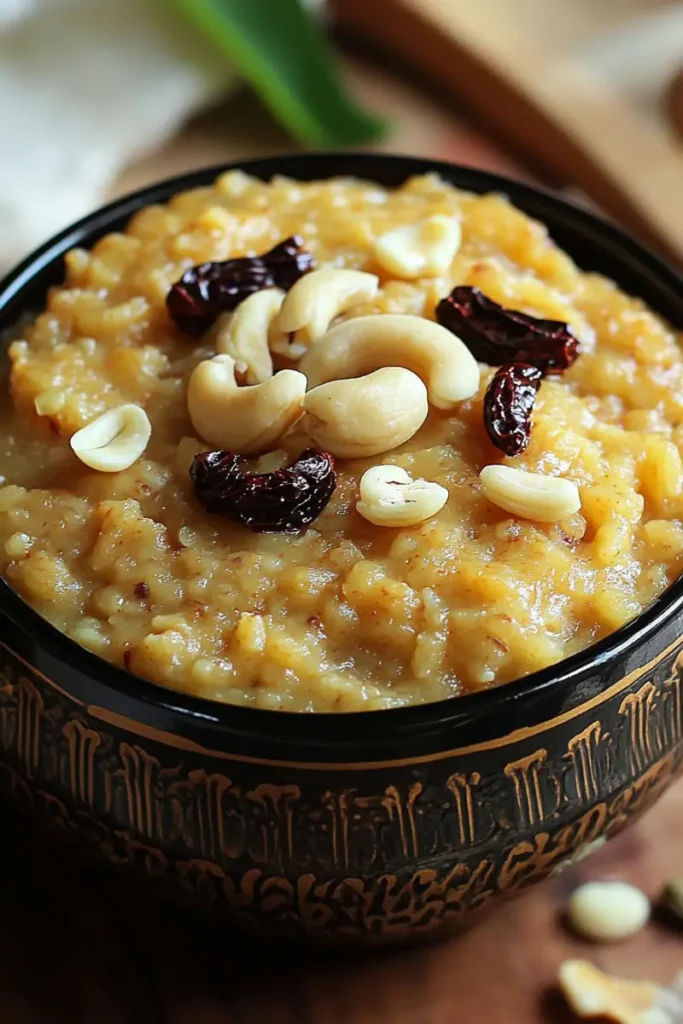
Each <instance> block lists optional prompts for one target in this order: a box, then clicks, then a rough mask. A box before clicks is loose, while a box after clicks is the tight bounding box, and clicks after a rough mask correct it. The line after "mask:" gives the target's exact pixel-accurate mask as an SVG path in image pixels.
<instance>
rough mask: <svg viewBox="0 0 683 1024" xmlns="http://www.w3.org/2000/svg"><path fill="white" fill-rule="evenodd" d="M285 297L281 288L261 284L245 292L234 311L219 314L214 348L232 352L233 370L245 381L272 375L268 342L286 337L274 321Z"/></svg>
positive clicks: (225, 352) (230, 353)
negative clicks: (265, 286)
mask: <svg viewBox="0 0 683 1024" xmlns="http://www.w3.org/2000/svg"><path fill="white" fill-rule="evenodd" d="M284 298H285V293H284V292H283V291H282V290H281V289H280V288H264V289H263V290H262V291H260V292H254V294H253V295H249V296H247V298H246V299H244V300H243V301H242V302H240V304H239V306H238V307H237V309H236V310H235V312H234V313H232V314H230V313H223V314H221V316H220V317H219V318H218V321H217V327H216V352H218V353H219V354H220V355H226V356H232V358H233V359H234V360H235V373H236V374H237V375H238V376H239V377H240V378H243V379H244V382H245V384H261V383H262V382H263V381H264V380H268V378H269V377H272V376H273V360H272V359H271V357H270V348H269V342H271V341H272V342H273V344H278V343H279V344H285V343H286V341H287V338H286V336H285V335H281V334H280V332H279V331H278V330H277V329H276V328H275V325H274V320H275V318H276V317H277V315H278V313H279V312H280V309H281V308H282V303H283V301H284Z"/></svg>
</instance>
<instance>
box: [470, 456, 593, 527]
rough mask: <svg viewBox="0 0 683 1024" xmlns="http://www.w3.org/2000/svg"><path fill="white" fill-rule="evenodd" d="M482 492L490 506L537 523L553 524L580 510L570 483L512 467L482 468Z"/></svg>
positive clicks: (577, 495)
mask: <svg viewBox="0 0 683 1024" xmlns="http://www.w3.org/2000/svg"><path fill="white" fill-rule="evenodd" d="M479 479H480V481H481V489H482V493H483V494H484V496H485V497H486V498H488V500H489V501H491V502H493V504H494V505H498V507H499V508H502V509H504V510H505V511H506V512H510V513H512V515H514V516H521V517H522V518H523V519H534V520H535V521H536V522H538V523H556V522H558V521H559V520H560V519H566V518H567V517H568V516H571V515H573V514H574V513H575V512H578V511H579V509H580V508H581V496H580V494H579V488H578V487H577V485H576V484H575V483H574V481H573V480H565V479H563V478H562V477H559V476H544V475H543V474H542V473H529V472H527V470H525V469H515V468H514V467H513V466H485V467H484V468H483V469H482V471H481V473H480V474H479Z"/></svg>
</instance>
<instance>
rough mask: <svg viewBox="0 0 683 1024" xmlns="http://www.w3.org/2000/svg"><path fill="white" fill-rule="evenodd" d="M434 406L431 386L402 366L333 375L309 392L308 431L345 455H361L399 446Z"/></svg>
mask: <svg viewBox="0 0 683 1024" xmlns="http://www.w3.org/2000/svg"><path fill="white" fill-rule="evenodd" d="M428 411H429V404H428V402H427V388H426V387H425V386H424V384H423V383H422V381H421V380H420V378H419V377H418V376H417V375H416V374H414V373H411V371H410V370H404V369H403V367H400V366H387V367H384V368H383V369H381V370H376V371H375V372H374V373H370V374H368V375H367V376H366V377H360V378H357V379H353V380H333V381H330V383H329V384H321V385H320V387H317V388H313V390H312V391H309V392H308V394H307V395H306V396H305V397H304V418H303V420H302V421H301V423H302V426H303V429H304V431H305V432H306V433H307V434H308V436H309V437H310V438H312V440H313V441H315V443H316V444H318V445H319V446H320V447H321V448H324V449H325V451H327V452H330V454H332V455H337V456H338V457H339V458H341V459H361V458H364V457H367V456H370V455H379V454H380V452H388V451H390V450H391V449H392V448H396V447H398V445H400V444H403V442H404V441H407V440H408V439H409V438H411V437H412V436H413V434H415V433H416V432H417V431H418V430H419V429H420V427H421V426H422V424H423V423H424V421H425V419H426V418H427V412H428Z"/></svg>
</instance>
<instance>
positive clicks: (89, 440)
mask: <svg viewBox="0 0 683 1024" xmlns="http://www.w3.org/2000/svg"><path fill="white" fill-rule="evenodd" d="M151 436H152V425H151V423H150V422H149V417H148V416H147V413H146V412H145V410H144V409H141V408H140V406H139V405H118V406H117V407H116V408H115V409H109V410H108V411H107V412H105V413H103V414H102V415H101V416H98V417H97V419H95V420H93V421H92V423H88V424H86V426H85V427H81V429H80V430H77V431H76V433H75V434H74V435H73V437H72V438H71V442H70V444H71V449H72V451H73V453H74V455H76V456H77V457H78V458H79V459H80V460H81V462H82V463H84V464H85V465H86V466H89V467H90V469H98V470H99V471H100V472H101V473H120V472H121V471H122V470H124V469H128V468H129V467H130V466H132V465H133V463H134V462H136V461H137V460H138V459H139V458H140V456H141V455H142V453H143V452H144V450H145V448H146V447H147V445H148V444H149V439H150V437H151Z"/></svg>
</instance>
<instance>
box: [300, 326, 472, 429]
mask: <svg viewBox="0 0 683 1024" xmlns="http://www.w3.org/2000/svg"><path fill="white" fill-rule="evenodd" d="M383 366H403V367H405V368H406V369H407V370H412V371H413V373H416V374H417V375H418V376H419V377H422V379H423V380H424V382H425V384H426V385H427V390H428V392H429V401H430V402H431V404H432V405H434V406H436V407H437V409H450V408H452V407H453V406H454V405H456V404H457V403H458V402H462V401H463V400H464V399H465V398H471V397H472V396H473V395H475V394H476V393H477V391H478V389H479V367H478V365H477V362H476V360H475V358H474V356H473V355H472V353H471V352H470V350H469V349H468V348H467V347H466V345H465V344H464V343H463V342H462V341H460V339H459V338H457V337H456V336H455V335H454V334H452V333H451V332H450V331H448V330H446V328H445V327H442V326H441V325H440V324H437V323H435V322H434V321H433V320H425V319H424V318H423V317H420V316H411V315H408V314H400V313H384V314H377V315H375V316H359V317H354V318H353V319H351V320H345V321H344V322H343V323H340V324H337V325H336V327H332V328H331V329H330V330H329V331H328V332H327V334H324V335H323V336H322V338H319V339H318V340H317V341H314V342H313V344H312V345H311V347H310V348H309V350H308V352H307V353H306V355H305V356H304V357H303V359H302V360H301V363H300V366H299V368H300V370H301V372H302V373H305V374H306V376H307V377H308V385H309V387H310V388H315V387H318V385H320V384H324V383H326V381H329V380H340V379H342V378H347V377H360V376H362V375H363V374H366V373H371V372H372V371H373V370H378V369H380V368H381V367H383Z"/></svg>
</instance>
